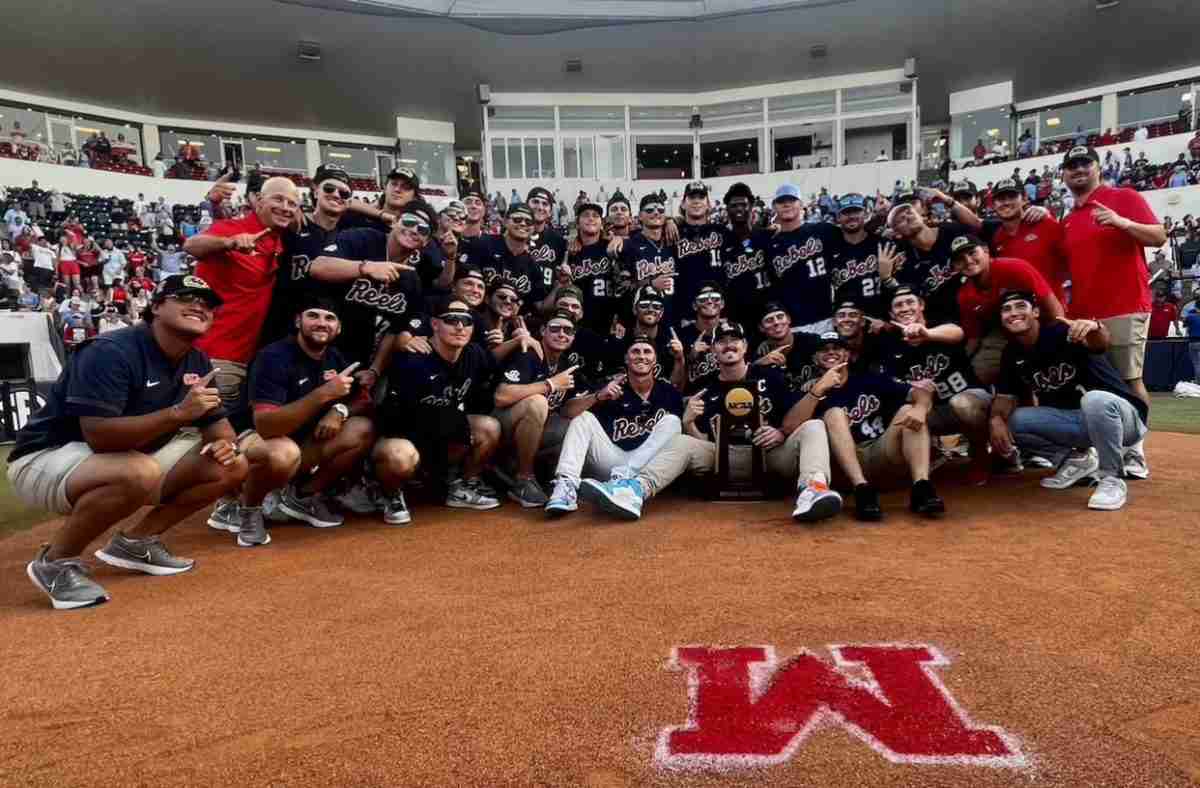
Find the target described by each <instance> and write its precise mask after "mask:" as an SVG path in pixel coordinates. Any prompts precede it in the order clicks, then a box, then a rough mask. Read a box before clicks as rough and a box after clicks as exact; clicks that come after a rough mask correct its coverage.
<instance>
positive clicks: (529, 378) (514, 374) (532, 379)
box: [498, 349, 590, 413]
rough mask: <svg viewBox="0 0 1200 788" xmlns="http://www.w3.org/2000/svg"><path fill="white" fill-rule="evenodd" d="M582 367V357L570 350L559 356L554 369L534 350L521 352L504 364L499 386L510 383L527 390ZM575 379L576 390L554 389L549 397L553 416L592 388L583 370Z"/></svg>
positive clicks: (573, 388)
mask: <svg viewBox="0 0 1200 788" xmlns="http://www.w3.org/2000/svg"><path fill="white" fill-rule="evenodd" d="M580 364H582V358H581V357H580V355H579V354H578V353H572V352H571V351H570V350H569V349H568V350H567V352H566V353H563V354H562V355H561V356H559V358H558V361H556V362H555V363H554V364H553V365H550V364H547V363H546V362H545V361H543V360H542V357H541V356H539V355H538V354H537V353H534V352H533V351H532V350H522V351H518V352H516V353H513V354H512V355H510V356H509V357H508V358H507V359H506V360H505V363H504V370H503V371H502V372H501V373H500V379H499V382H498V385H499V386H503V385H504V384H506V383H507V384H510V385H514V386H525V385H528V384H530V383H536V382H538V381H541V380H546V379H547V378H550V377H553V376H555V375H557V374H558V373H559V372H563V371H565V370H568V369H570V368H571V367H573V366H576V365H580ZM572 377H574V379H575V385H574V386H573V387H571V388H569V389H561V388H560V389H555V391H554V393H552V394H550V395H548V396H547V397H546V402H548V403H549V405H550V412H551V413H553V412H554V411H556V410H558V409H559V408H560V407H561V406H562V404H563V403H564V402H566V401H567V400H568V399H570V398H571V397H576V396H579V393H580V392H585V391H587V390H588V389H589V388H590V386H589V384H588V382H587V379H586V373H585V372H584V370H582V369H577V370H575V372H574V374H573V375H572Z"/></svg>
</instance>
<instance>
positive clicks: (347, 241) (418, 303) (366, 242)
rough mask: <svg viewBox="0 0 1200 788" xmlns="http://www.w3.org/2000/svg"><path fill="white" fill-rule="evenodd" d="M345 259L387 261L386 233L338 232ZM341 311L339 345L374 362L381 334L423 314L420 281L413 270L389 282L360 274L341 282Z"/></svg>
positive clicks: (360, 358)
mask: <svg viewBox="0 0 1200 788" xmlns="http://www.w3.org/2000/svg"><path fill="white" fill-rule="evenodd" d="M334 256H336V257H340V258H342V259H344V260H358V261H366V262H382V261H385V260H387V235H386V234H385V233H381V232H379V231H378V230H371V229H361V230H349V231H347V232H344V233H339V234H338V237H337V252H336V254H335V255H334ZM342 288H343V289H342V301H343V303H342V310H341V313H340V314H339V315H338V317H339V318H340V319H341V323H342V333H341V335H340V336H338V340H337V346H338V348H340V349H341V351H342V353H343V355H345V357H346V358H347V359H348V360H349V361H351V362H353V361H358V362H360V363H362V364H363V365H364V366H365V365H367V364H369V363H371V357H372V353H373V352H374V350H375V342H376V339H377V337H378V336H379V335H381V334H383V333H385V332H388V331H390V330H391V329H392V328H393V327H394V326H396V325H400V326H404V325H408V324H410V323H411V321H412V320H413V319H414V318H416V317H418V316H419V315H420V314H421V310H422V307H423V302H422V300H421V281H420V278H419V276H418V274H417V273H416V272H414V271H402V272H401V273H400V277H399V278H398V279H397V280H396V281H394V282H389V283H384V282H377V281H375V280H374V279H368V278H367V277H360V278H358V279H355V280H354V281H352V282H350V283H348V284H344V285H342Z"/></svg>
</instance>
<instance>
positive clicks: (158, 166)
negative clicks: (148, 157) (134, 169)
mask: <svg viewBox="0 0 1200 788" xmlns="http://www.w3.org/2000/svg"><path fill="white" fill-rule="evenodd" d="M150 169H151V170H152V171H153V172H154V177H155V178H162V177H164V176H166V174H167V167H166V165H165V164H163V163H162V162H161V161H160V160H158V159H155V160H154V161H152V162H150Z"/></svg>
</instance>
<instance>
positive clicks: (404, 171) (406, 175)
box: [387, 167, 421, 189]
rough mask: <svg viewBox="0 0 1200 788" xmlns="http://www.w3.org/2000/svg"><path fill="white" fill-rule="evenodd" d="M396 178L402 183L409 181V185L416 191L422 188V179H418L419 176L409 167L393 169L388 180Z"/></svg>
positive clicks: (388, 175)
mask: <svg viewBox="0 0 1200 788" xmlns="http://www.w3.org/2000/svg"><path fill="white" fill-rule="evenodd" d="M396 178H399V179H400V180H402V181H408V183H409V184H410V185H411V186H412V187H413V188H414V189H420V188H421V179H420V178H418V177H417V174H416V173H415V172H413V171H412V170H410V169H409V168H408V167H392V169H391V172H389V173H388V174H387V179H388V180H389V181H390V180H394V179H396Z"/></svg>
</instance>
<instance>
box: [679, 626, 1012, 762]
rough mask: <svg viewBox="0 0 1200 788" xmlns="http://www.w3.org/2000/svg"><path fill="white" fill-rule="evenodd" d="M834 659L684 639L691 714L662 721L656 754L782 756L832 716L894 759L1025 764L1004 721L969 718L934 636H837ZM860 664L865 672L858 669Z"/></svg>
mask: <svg viewBox="0 0 1200 788" xmlns="http://www.w3.org/2000/svg"><path fill="white" fill-rule="evenodd" d="M829 652H830V654H832V656H833V660H834V663H835V666H830V665H829V664H827V663H826V662H824V661H823V660H821V659H819V658H817V657H816V656H815V655H813V654H812V653H810V652H808V651H806V650H801V651H800V653H798V654H797V655H796V656H794V657H792V658H791V659H788V660H787V661H785V662H783V663H782V664H777V663H776V659H775V650H774V649H773V648H771V647H770V646H741V647H736V648H710V647H707V646H687V647H680V648H677V649H675V650H674V651H673V653H672V667H673V668H674V669H677V670H684V671H686V672H687V674H688V721H687V724H685V725H681V726H672V727H669V728H666V729H664V730H663V731H662V732H661V733H660V734H659V737H658V746H657V748H656V750H655V761H656V762H657V763H658V764H659V765H660V766H664V767H668V768H684V769H687V768H699V769H708V768H717V769H727V768H730V767H738V766H763V765H769V764H776V763H782V762H784V761H786V760H788V759H789V758H791V757H792V756H793V755H795V754H796V752H797V751H798V750H799V748H800V746H801V745H802V744H803V743H804V741H805V740H806V739H807V738H808V736H809V735H810V734H812V733H813V732H815V731H817V730H819V729H820V728H821V727H822V726H824V725H840V726H841V727H843V728H845V729H846V730H847V731H849V732H850V733H852V734H854V735H855V736H857V737H858V738H859V739H861V740H862V741H863V742H864V743H865V744H867V745H868V746H869V747H870V748H871V749H873V750H874V751H875V752H877V753H879V754H880V755H882V756H883V757H884V758H887V759H888V760H889V761H892V762H893V763H932V764H938V763H943V764H951V763H952V764H958V765H980V766H1008V767H1020V766H1024V765H1025V756H1024V755H1022V753H1021V751H1020V749H1019V748H1018V747H1017V744H1016V742H1015V741H1014V740H1013V738H1012V737H1011V736H1009V735H1008V734H1007V733H1005V732H1004V731H1003V730H1002V729H1001V728H998V727H995V726H979V725H975V724H974V723H973V722H971V720H970V718H969V717H968V716H967V714H966V712H965V711H964V710H963V709H961V708H960V707H959V705H958V703H957V702H955V700H954V698H953V697H952V696H951V695H950V691H949V690H948V689H946V687H945V686H943V685H942V683H941V681H940V680H939V678H938V676H937V674H936V673H935V672H934V670H933V668H935V667H941V666H945V665H949V664H950V661H949V660H948V659H946V658H945V657H944V656H942V654H941V653H940V652H939V651H938V650H937V649H935V648H933V647H931V646H924V645H908V644H890V643H889V644H879V645H863V646H830V647H829ZM854 673H857V674H858V675H854Z"/></svg>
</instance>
